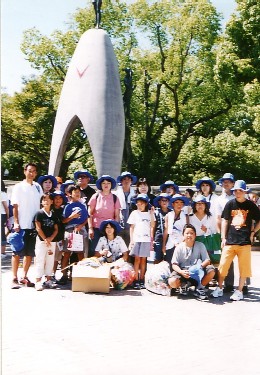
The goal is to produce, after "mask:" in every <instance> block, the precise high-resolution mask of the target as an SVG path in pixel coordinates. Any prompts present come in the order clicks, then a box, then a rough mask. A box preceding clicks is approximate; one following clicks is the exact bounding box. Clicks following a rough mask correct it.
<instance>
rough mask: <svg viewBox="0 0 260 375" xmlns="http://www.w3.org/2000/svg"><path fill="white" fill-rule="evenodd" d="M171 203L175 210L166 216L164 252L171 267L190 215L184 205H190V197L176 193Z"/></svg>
mask: <svg viewBox="0 0 260 375" xmlns="http://www.w3.org/2000/svg"><path fill="white" fill-rule="evenodd" d="M170 203H171V205H172V208H173V210H172V211H171V212H169V213H168V214H167V215H166V216H165V228H164V232H163V244H162V252H163V254H164V255H165V260H166V261H167V262H168V263H169V264H170V267H171V259H172V255H173V252H174V249H175V247H176V245H178V244H179V243H180V242H182V241H183V235H182V231H183V228H184V225H185V224H187V223H188V215H186V214H185V213H184V206H187V205H188V199H187V198H186V197H184V196H182V195H180V194H175V195H174V197H172V198H171V200H170Z"/></svg>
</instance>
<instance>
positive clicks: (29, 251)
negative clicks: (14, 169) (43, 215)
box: [11, 163, 43, 289]
mask: <svg viewBox="0 0 260 375" xmlns="http://www.w3.org/2000/svg"><path fill="white" fill-rule="evenodd" d="M24 175H25V179H24V180H23V181H22V182H19V183H18V184H16V185H15V186H14V187H13V191H12V198H11V203H12V205H13V214H14V230H15V231H16V232H19V231H20V230H21V229H22V230H24V236H23V241H24V247H23V250H22V251H21V252H16V251H14V252H13V256H12V271H13V282H12V289H19V288H20V287H21V286H22V285H27V286H29V287H33V286H34V284H33V283H31V282H30V280H29V279H28V277H27V273H28V270H29V268H30V265H31V261H32V258H33V257H34V256H35V253H34V249H35V241H36V234H35V230H34V223H33V220H34V216H35V214H36V212H37V211H39V209H40V199H41V196H42V194H43V192H42V188H41V186H40V185H39V184H38V183H37V182H35V181H34V179H35V178H36V176H37V166H36V165H35V164H33V163H28V164H26V165H25V167H24ZM20 256H21V257H23V276H22V278H21V279H20V281H18V275H17V273H18V267H19V260H20Z"/></svg>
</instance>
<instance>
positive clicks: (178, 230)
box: [166, 211, 187, 250]
mask: <svg viewBox="0 0 260 375" xmlns="http://www.w3.org/2000/svg"><path fill="white" fill-rule="evenodd" d="M166 217H167V221H168V226H167V232H168V240H167V243H166V250H168V249H172V248H173V247H174V246H176V245H177V244H178V243H180V242H182V241H183V235H182V231H183V228H184V225H185V224H187V215H186V214H185V213H184V212H183V211H181V213H180V217H179V218H178V219H177V220H176V218H175V212H174V211H171V212H168V214H167V215H166Z"/></svg>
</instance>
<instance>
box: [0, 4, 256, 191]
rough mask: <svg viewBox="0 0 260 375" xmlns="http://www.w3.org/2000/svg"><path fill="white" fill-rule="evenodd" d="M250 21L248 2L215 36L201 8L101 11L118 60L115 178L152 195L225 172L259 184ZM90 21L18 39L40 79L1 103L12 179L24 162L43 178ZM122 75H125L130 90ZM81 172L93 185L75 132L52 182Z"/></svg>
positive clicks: (80, 134)
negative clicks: (122, 132)
mask: <svg viewBox="0 0 260 375" xmlns="http://www.w3.org/2000/svg"><path fill="white" fill-rule="evenodd" d="M259 11H260V10H259V6H258V5H257V1H254V0H250V1H249V0H239V1H238V13H237V14H235V15H233V16H232V18H231V20H230V22H229V23H228V25H227V29H226V31H225V33H224V34H223V35H220V18H219V15H218V14H217V12H216V10H215V8H214V7H213V5H212V4H211V3H210V2H209V1H207V0H189V1H184V0H167V1H166V0H160V1H148V0H137V1H135V2H133V3H132V5H128V4H127V3H126V2H123V1H120V0H115V1H113V2H111V1H109V0H104V1H103V5H102V18H101V26H102V27H104V29H105V30H106V32H107V33H108V35H109V36H110V37H111V40H112V44H113V46H114V49H115V53H116V55H117V58H118V63H119V71H120V75H121V82H122V93H123V94H124V99H125V114H126V138H125V151H124V160H123V167H122V168H123V169H125V170H131V171H132V172H133V173H135V174H137V175H138V176H145V177H147V178H149V180H150V181H151V183H153V184H156V185H157V184H159V183H160V182H161V181H163V180H166V179H169V178H171V179H175V180H176V181H177V182H178V183H179V184H188V183H194V182H195V180H196V179H197V178H199V177H202V176H203V175H208V176H210V177H212V178H213V179H215V180H217V179H218V178H219V177H220V175H221V174H222V172H223V173H224V172H225V171H229V172H232V173H234V174H235V176H236V178H244V179H246V180H247V182H251V181H252V182H255V181H256V180H257V178H259V170H260V169H259V161H258V159H259V157H257V152H258V153H259V135H260V117H259V113H260V111H259V92H260V88H259V56H258V54H259V35H260V32H259V24H260V23H259ZM94 20H95V16H94V10H93V6H92V4H89V6H88V7H86V8H84V9H78V10H77V12H76V13H75V14H74V15H73V16H72V17H71V19H70V22H68V30H67V31H66V32H64V33H63V32H61V31H59V30H55V31H54V32H53V33H52V35H51V36H50V37H46V36H43V35H41V34H40V32H39V31H38V30H36V29H31V30H27V31H26V32H25V34H24V41H23V43H22V51H23V52H24V54H25V55H26V58H27V59H28V60H29V61H30V63H31V64H32V66H33V67H34V68H36V69H38V70H39V77H38V78H35V77H29V78H27V79H25V80H24V88H23V90H22V92H21V93H19V94H17V93H16V94H15V95H14V96H13V97H9V96H8V95H3V98H2V108H3V109H2V134H3V137H2V153H3V158H2V164H3V166H4V167H5V168H7V169H9V170H10V171H11V172H12V173H14V175H15V174H16V175H17V176H18V172H17V168H18V167H19V165H21V163H23V162H25V161H28V159H30V160H31V161H36V162H37V164H39V165H40V172H41V173H46V172H47V168H48V159H49V152H50V144H51V137H52V129H53V124H54V119H55V114H56V109H57V105H58V99H59V95H60V90H61V87H62V83H63V81H64V78H65V75H66V71H67V68H68V65H69V62H70V59H71V57H72V55H73V52H74V50H75V47H76V44H77V42H78V40H79V39H80V36H81V35H82V34H83V33H84V32H85V31H86V30H88V29H89V28H92V27H93V25H94ZM126 68H130V69H131V70H132V72H133V81H132V83H131V87H130V88H129V87H127V85H126V82H125V81H124V78H125V73H126V71H125V69H126ZM127 90H128V91H127ZM81 167H84V168H88V169H89V170H90V171H91V173H92V174H93V175H96V171H95V166H94V160H93V155H92V153H91V149H90V147H89V144H88V142H87V139H86V134H85V132H84V130H83V128H82V127H81V126H79V127H78V128H77V129H76V130H75V131H74V133H73V135H72V137H71V139H70V142H69V144H68V147H67V152H66V154H65V155H64V160H63V164H62V170H61V173H60V174H61V175H62V176H63V177H64V178H66V177H72V176H73V171H74V170H75V169H78V168H81ZM15 171H16V172H15Z"/></svg>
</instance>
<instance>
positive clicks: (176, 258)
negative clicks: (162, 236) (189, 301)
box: [168, 224, 215, 299]
mask: <svg viewBox="0 0 260 375" xmlns="http://www.w3.org/2000/svg"><path fill="white" fill-rule="evenodd" d="M183 237H184V241H183V242H181V243H180V244H179V245H177V246H176V249H175V251H174V253H173V257H172V268H173V272H172V274H171V276H170V278H169V279H168V283H169V285H170V287H171V288H180V287H181V292H183V293H185V294H186V290H185V287H187V285H195V286H196V287H197V288H196V291H195V293H194V294H195V296H196V297H198V298H199V299H206V298H207V297H208V296H207V294H206V292H205V286H206V285H207V284H208V283H209V282H210V281H211V280H212V279H213V277H214V275H215V269H214V267H213V266H212V265H210V259H209V256H208V253H207V249H206V247H205V245H204V244H203V243H201V242H196V241H195V239H196V229H195V228H194V226H193V225H191V224H186V225H185V226H184V228H183ZM196 266H197V267H196Z"/></svg>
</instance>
